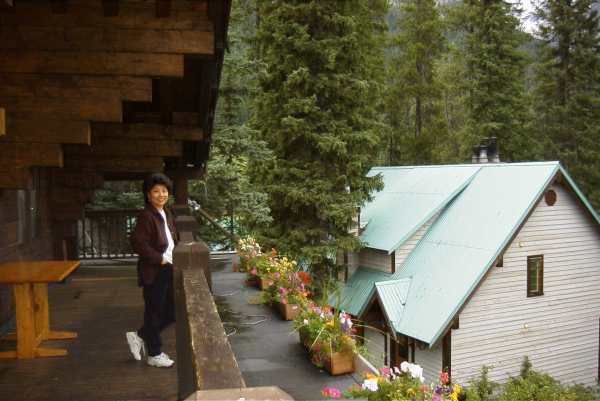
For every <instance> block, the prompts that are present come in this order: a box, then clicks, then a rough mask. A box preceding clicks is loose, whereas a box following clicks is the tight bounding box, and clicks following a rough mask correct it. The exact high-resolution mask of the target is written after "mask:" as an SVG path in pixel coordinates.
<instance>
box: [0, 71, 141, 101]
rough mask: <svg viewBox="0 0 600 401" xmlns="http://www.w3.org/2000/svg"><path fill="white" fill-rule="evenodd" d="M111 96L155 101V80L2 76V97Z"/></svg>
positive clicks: (80, 76)
mask: <svg viewBox="0 0 600 401" xmlns="http://www.w3.org/2000/svg"><path fill="white" fill-rule="evenodd" d="M7 96H10V97H23V96H25V97H26V96H38V97H61V98H78V99H79V98H89V97H93V98H107V97H118V98H120V99H122V100H129V101H138V102H151V101H152V79H151V78H142V77H129V76H117V77H103V76H98V77H96V76H85V75H39V74H2V75H0V97H7Z"/></svg>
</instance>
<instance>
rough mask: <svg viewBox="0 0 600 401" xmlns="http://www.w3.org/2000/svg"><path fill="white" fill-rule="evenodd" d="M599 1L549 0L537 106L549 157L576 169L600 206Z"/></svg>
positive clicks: (544, 9)
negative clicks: (596, 8)
mask: <svg viewBox="0 0 600 401" xmlns="http://www.w3.org/2000/svg"><path fill="white" fill-rule="evenodd" d="M594 3H595V2H594V0H546V1H545V2H544V3H542V5H541V7H540V8H539V9H538V10H537V15H538V19H539V35H540V38H541V39H542V41H543V45H542V50H541V54H542V56H541V59H542V62H541V63H540V64H539V66H538V82H537V90H536V94H537V97H536V105H537V107H536V108H537V116H538V124H537V127H538V128H539V134H540V137H541V138H542V139H543V141H544V145H545V146H544V148H545V150H546V153H545V156H546V158H549V159H560V161H561V162H562V163H563V164H564V165H565V166H566V167H567V169H568V170H569V171H570V172H571V173H572V174H573V176H574V178H575V179H576V181H577V182H578V183H579V184H580V186H581V188H582V190H583V191H584V193H585V194H586V195H587V196H588V197H589V198H590V199H591V201H592V203H593V204H594V206H595V207H596V208H598V207H600V143H599V141H598V139H599V138H600V21H599V16H598V12H597V11H596V10H594Z"/></svg>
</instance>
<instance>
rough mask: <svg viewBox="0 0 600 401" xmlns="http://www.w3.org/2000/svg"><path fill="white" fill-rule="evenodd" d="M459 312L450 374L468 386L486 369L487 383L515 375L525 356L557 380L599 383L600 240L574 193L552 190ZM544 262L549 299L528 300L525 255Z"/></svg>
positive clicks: (599, 235) (562, 189)
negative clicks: (551, 201)
mask: <svg viewBox="0 0 600 401" xmlns="http://www.w3.org/2000/svg"><path fill="white" fill-rule="evenodd" d="M553 189H554V190H555V191H556V193H557V195H558V197H557V201H556V204H555V205H554V206H547V205H546V203H545V202H544V201H543V200H542V201H541V202H540V203H539V204H538V205H537V206H536V209H535V210H534V211H533V213H532V214H531V216H530V218H529V219H528V220H527V221H526V223H525V224H524V226H523V227H522V229H521V231H520V232H519V233H518V235H517V236H516V237H515V239H514V240H513V242H512V243H511V244H510V245H509V247H508V249H507V251H506V252H505V254H504V266H503V267H494V268H492V270H491V271H490V273H489V275H488V276H487V278H486V279H485V281H484V282H483V283H482V284H481V286H480V287H479V288H478V289H477V291H476V292H475V294H474V295H473V297H472V298H471V299H470V300H469V302H468V303H467V305H466V306H465V307H464V309H463V310H462V312H461V313H460V317H459V319H460V328H459V329H457V330H453V331H452V375H453V379H454V380H456V381H457V382H459V383H467V382H468V381H469V379H470V378H472V377H475V376H477V375H478V374H479V372H480V370H481V367H482V366H483V365H488V366H490V367H491V370H490V379H491V380H496V381H500V382H504V381H506V379H507V378H508V376H509V375H517V374H518V373H519V369H520V365H521V362H522V360H523V357H524V356H525V355H527V356H528V357H529V358H530V360H531V362H532V363H533V367H534V369H536V370H539V371H542V372H546V373H548V374H550V375H552V376H553V377H555V378H556V379H558V380H560V381H562V382H566V383H571V382H578V383H583V384H586V385H593V384H595V383H596V379H597V372H598V352H599V349H598V348H599V344H598V341H599V337H600V333H599V327H598V318H599V317H600V291H599V290H598V289H599V288H600V233H599V231H598V228H597V226H596V224H595V223H594V222H593V221H592V220H591V219H590V218H589V213H588V212H587V211H585V210H584V209H583V208H582V206H581V205H580V204H579V202H578V200H577V199H576V198H575V197H574V196H573V195H572V193H571V192H569V191H567V190H565V189H564V188H563V187H561V186H554V187H553ZM536 254H543V255H544V295H542V296H539V297H531V298H527V279H526V272H527V256H530V255H536Z"/></svg>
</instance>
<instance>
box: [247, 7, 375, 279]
mask: <svg viewBox="0 0 600 401" xmlns="http://www.w3.org/2000/svg"><path fill="white" fill-rule="evenodd" d="M385 3H386V2H385V1H367V0H337V1H333V0H332V1H327V2H323V1H316V0H314V1H308V0H305V1H283V0H278V1H266V0H260V1H258V13H259V21H260V24H259V29H258V32H257V49H258V54H259V55H260V74H259V86H260V90H259V92H258V94H257V98H256V114H255V121H254V126H255V127H256V129H257V131H258V133H259V138H260V139H262V140H264V141H265V142H266V143H267V144H268V147H269V148H270V149H271V150H272V151H273V153H274V158H273V159H269V160H267V161H263V162H260V163H253V166H252V172H253V177H254V182H255V183H256V184H257V185H261V186H262V188H264V190H265V191H266V192H267V193H268V195H269V207H270V209H271V214H272V217H273V222H272V224H271V225H269V227H267V228H266V229H264V230H262V234H263V238H262V239H261V240H265V239H266V240H267V243H268V244H269V245H272V246H275V247H276V248H277V249H279V250H281V251H282V252H284V253H286V254H290V255H292V256H294V257H301V258H304V259H305V260H307V261H309V262H310V264H311V266H312V267H313V268H314V269H316V270H319V271H321V272H325V271H327V270H328V269H329V267H330V266H331V265H332V264H333V263H332V260H333V255H336V253H337V251H338V249H356V248H357V247H358V246H359V243H358V240H357V238H356V236H354V235H353V234H350V233H349V232H348V229H349V227H350V225H351V223H352V220H353V218H354V216H355V215H356V211H357V209H358V207H359V206H360V205H361V204H362V203H363V202H364V201H365V200H366V199H368V197H369V194H370V193H371V192H372V191H373V190H375V189H376V188H378V187H379V186H380V184H381V183H380V179H379V178H377V177H366V176H365V175H366V172H367V171H368V170H369V168H370V167H371V165H372V163H373V160H374V156H375V154H376V151H377V145H378V142H379V133H380V131H381V127H382V125H381V123H380V116H379V113H378V110H379V105H380V100H381V79H382V76H383V72H382V65H383V62H382V57H383V49H382V39H381V34H382V31H383V25H382V23H381V17H382V15H383V14H384V11H385Z"/></svg>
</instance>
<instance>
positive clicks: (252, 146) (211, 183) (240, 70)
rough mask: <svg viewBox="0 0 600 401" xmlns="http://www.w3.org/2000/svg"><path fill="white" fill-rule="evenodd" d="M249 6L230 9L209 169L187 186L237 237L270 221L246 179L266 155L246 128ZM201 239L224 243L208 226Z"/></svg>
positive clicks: (243, 2)
mask: <svg viewBox="0 0 600 401" xmlns="http://www.w3.org/2000/svg"><path fill="white" fill-rule="evenodd" d="M253 3H254V2H253V1H247V0H235V1H234V4H233V5H232V14H231V18H230V27H229V32H228V39H229V50H228V52H227V53H226V55H225V59H224V64H223V71H222V78H221V82H220V87H219V89H220V96H219V99H218V103H217V113H216V120H215V132H214V134H213V137H214V140H213V143H212V146H211V156H210V160H209V162H208V169H207V173H206V176H205V177H204V179H203V180H200V181H194V182H192V183H191V184H190V197H191V198H192V199H194V200H196V201H197V202H198V203H200V205H201V206H202V208H204V209H205V210H206V211H208V213H209V214H210V215H211V216H213V217H214V218H215V219H216V220H217V221H218V222H219V223H220V224H221V225H222V226H224V227H226V228H227V229H228V230H230V231H234V232H235V233H236V234H238V235H244V234H246V233H248V232H251V231H252V230H253V229H254V228H255V227H256V226H257V225H261V224H268V223H269V222H270V221H271V217H270V215H269V208H268V205H267V196H266V194H265V193H263V192H262V191H261V188H260V187H259V186H256V185H254V184H252V183H251V182H250V180H249V174H248V169H249V160H252V161H254V162H256V163H260V162H261V161H263V160H265V159H267V158H269V155H270V152H269V151H268V149H267V148H266V146H265V143H264V142H262V141H258V140H256V139H255V135H254V132H253V130H252V129H251V128H250V126H249V124H248V119H249V117H250V113H251V108H250V105H249V101H250V99H251V98H252V97H253V96H254V94H255V93H256V83H255V80H256V77H255V75H256V74H255V67H254V60H253V56H252V44H251V42H250V41H249V39H248V38H249V37H250V36H251V35H252V34H253V33H254V30H255V15H254V5H253ZM200 235H201V236H202V238H203V239H204V240H205V241H207V242H209V243H219V242H221V243H222V242H223V238H224V235H223V233H221V232H220V231H219V230H217V229H215V228H214V227H213V226H211V225H209V224H207V225H204V226H203V227H202V230H201V233H200Z"/></svg>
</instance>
